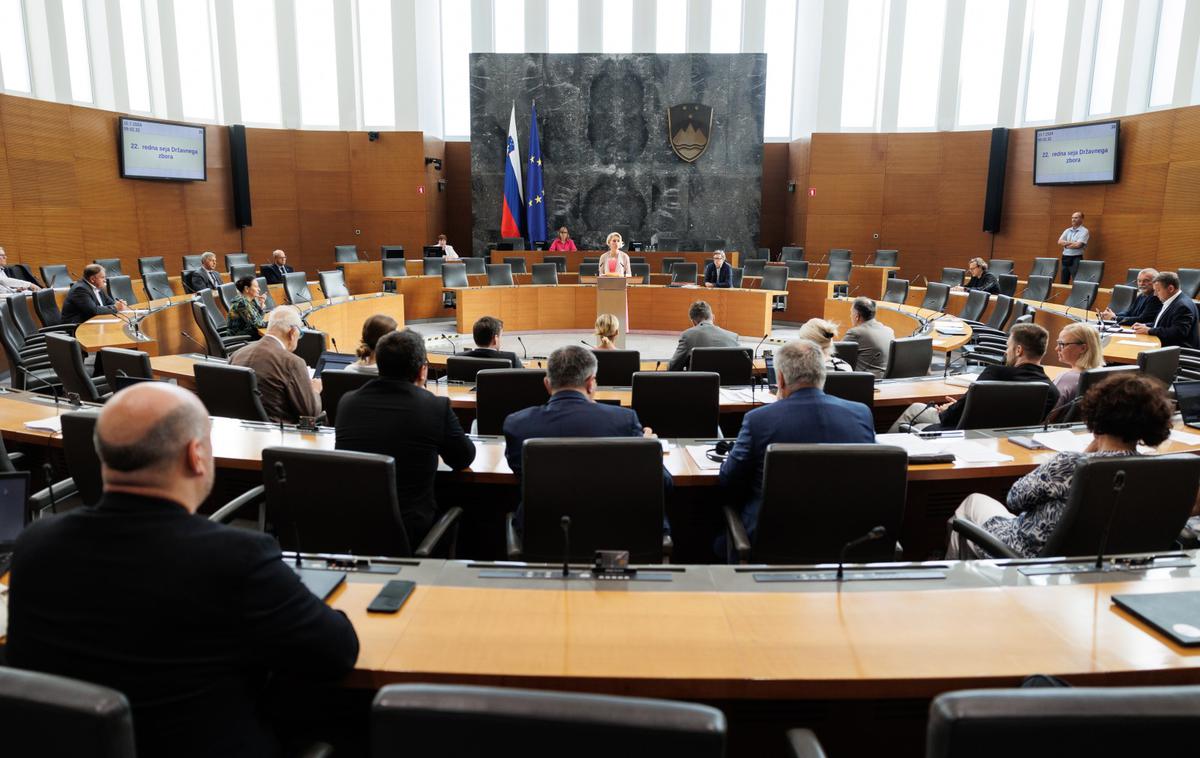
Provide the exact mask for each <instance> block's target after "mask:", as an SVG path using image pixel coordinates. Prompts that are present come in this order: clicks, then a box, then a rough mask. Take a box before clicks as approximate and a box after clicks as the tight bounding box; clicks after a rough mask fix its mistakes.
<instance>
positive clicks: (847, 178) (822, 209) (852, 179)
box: [808, 172, 883, 216]
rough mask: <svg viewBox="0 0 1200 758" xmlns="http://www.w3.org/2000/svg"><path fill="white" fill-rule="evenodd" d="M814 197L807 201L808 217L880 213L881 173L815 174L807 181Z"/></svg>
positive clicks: (881, 197) (881, 200) (881, 205)
mask: <svg viewBox="0 0 1200 758" xmlns="http://www.w3.org/2000/svg"><path fill="white" fill-rule="evenodd" d="M808 181H809V186H811V187H813V188H815V189H816V195H814V196H813V197H811V198H809V200H808V213H809V215H811V216H820V215H825V214H846V213H851V214H870V215H874V214H880V213H883V173H882V172H879V173H874V174H867V173H863V174H818V173H816V172H814V173H812V174H810V175H809V177H808Z"/></svg>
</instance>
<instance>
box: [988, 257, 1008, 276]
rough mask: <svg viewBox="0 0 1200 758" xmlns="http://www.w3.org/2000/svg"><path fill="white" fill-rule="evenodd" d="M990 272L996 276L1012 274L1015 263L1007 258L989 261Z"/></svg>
mask: <svg viewBox="0 0 1200 758" xmlns="http://www.w3.org/2000/svg"><path fill="white" fill-rule="evenodd" d="M988 271H991V272H992V273H993V274H995V275H996V276H1000V275H1001V274H1011V273H1012V272H1013V262H1012V261H1011V260H1008V259H1007V258H992V259H991V260H990V261H988Z"/></svg>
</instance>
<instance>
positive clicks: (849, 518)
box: [751, 444, 908, 563]
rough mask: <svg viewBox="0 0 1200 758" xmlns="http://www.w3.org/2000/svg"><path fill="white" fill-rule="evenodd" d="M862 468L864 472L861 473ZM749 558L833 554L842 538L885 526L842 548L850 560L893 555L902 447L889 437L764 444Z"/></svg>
mask: <svg viewBox="0 0 1200 758" xmlns="http://www.w3.org/2000/svg"><path fill="white" fill-rule="evenodd" d="M866 471H869V472H871V473H870V476H863V472H866ZM762 486H763V490H762V493H763V494H762V507H761V509H760V510H759V514H758V529H757V530H756V531H755V534H754V538H753V539H754V542H753V545H752V548H751V550H752V554H753V560H754V561H755V562H756V563H826V562H832V561H836V560H837V559H838V556H839V554H840V553H841V551H842V546H843V545H845V544H846V543H847V542H850V541H851V540H853V539H855V538H856V537H859V536H861V535H863V534H865V533H866V532H868V531H870V530H871V529H873V528H874V527H876V526H882V527H883V528H884V529H886V530H887V535H886V538H885V539H881V540H873V541H870V542H867V543H866V544H864V545H861V546H860V547H859V548H857V549H855V550H850V551H847V553H846V559H847V560H850V561H860V562H865V561H885V560H894V559H895V552H896V540H897V538H898V536H899V534H900V524H901V522H902V521H903V519H904V498H905V494H906V492H907V489H908V453H906V452H905V451H904V448H901V447H896V446H893V445H875V444H869V445H831V444H817V445H781V444H774V445H768V446H767V455H766V460H765V462H764V464H763V482H762Z"/></svg>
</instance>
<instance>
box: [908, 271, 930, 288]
mask: <svg viewBox="0 0 1200 758" xmlns="http://www.w3.org/2000/svg"><path fill="white" fill-rule="evenodd" d="M918 279H924V280H925V283H926V284H929V279H928V277H926V276H925V275H924V274H917V275H916V276H914V277H913V279H912V283H911V284H909V285H908V286H910V287H916V286H917V280H918Z"/></svg>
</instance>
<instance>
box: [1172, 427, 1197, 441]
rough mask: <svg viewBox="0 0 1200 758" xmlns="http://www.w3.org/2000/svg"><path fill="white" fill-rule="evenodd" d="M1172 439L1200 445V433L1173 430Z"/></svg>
mask: <svg viewBox="0 0 1200 758" xmlns="http://www.w3.org/2000/svg"><path fill="white" fill-rule="evenodd" d="M1171 439H1172V440H1173V441H1175V442H1181V443H1183V444H1184V445H1200V434H1195V433H1193V432H1185V431H1182V430H1180V429H1172V430H1171Z"/></svg>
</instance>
